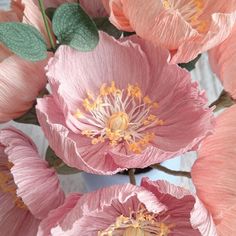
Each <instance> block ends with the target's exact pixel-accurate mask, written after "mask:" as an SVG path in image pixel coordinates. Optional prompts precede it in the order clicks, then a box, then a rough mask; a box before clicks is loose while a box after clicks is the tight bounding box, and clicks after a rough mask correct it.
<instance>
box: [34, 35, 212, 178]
mask: <svg viewBox="0 0 236 236" xmlns="http://www.w3.org/2000/svg"><path fill="white" fill-rule="evenodd" d="M168 56H169V54H168V52H167V51H166V50H161V49H160V48H155V47H153V46H152V45H149V44H148V43H146V42H144V41H142V40H140V39H138V38H137V37H136V36H134V37H131V38H130V39H129V40H126V41H124V42H119V41H116V40H115V39H113V38H112V37H109V36H108V35H106V34H105V33H100V43H99V45H98V46H97V47H96V49H95V50H94V51H92V52H87V53H83V52H78V51H76V50H73V49H71V48H70V47H68V46H61V47H60V48H59V49H58V50H57V52H56V55H55V57H54V58H53V59H52V60H51V61H50V62H49V65H48V73H47V76H48V79H49V82H50V85H51V88H52V95H50V96H47V97H44V98H43V99H38V100H37V106H36V109H37V115H38V119H39V122H40V124H41V127H42V129H43V131H44V133H45V135H46V137H47V139H48V141H49V143H50V146H51V147H52V148H53V150H54V151H55V152H56V154H57V155H58V156H59V157H60V158H62V159H63V160H64V161H65V162H66V163H67V164H68V165H69V166H72V167H77V168H79V169H82V170H84V171H87V172H91V173H98V174H114V173H117V172H119V171H121V170H124V169H127V168H144V167H147V166H149V165H151V164H154V163H158V162H162V161H164V160H167V159H169V158H171V157H174V156H176V155H178V154H181V153H184V152H186V151H188V150H190V149H193V148H195V147H196V146H197V144H198V143H199V142H200V141H201V140H202V139H203V138H204V137H205V136H206V135H207V134H208V133H209V132H211V131H212V128H213V123H214V118H213V115H212V112H211V110H210V109H208V108H206V107H205V104H206V98H205V95H204V92H199V91H198V88H197V87H198V86H197V84H196V83H191V79H190V74H189V73H188V72H187V71H186V70H183V69H181V68H179V67H178V66H176V65H169V64H168V63H167V59H168Z"/></svg>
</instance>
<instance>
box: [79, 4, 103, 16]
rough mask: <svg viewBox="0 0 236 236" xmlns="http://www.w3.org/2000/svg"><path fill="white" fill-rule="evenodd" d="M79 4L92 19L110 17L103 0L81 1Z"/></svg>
mask: <svg viewBox="0 0 236 236" xmlns="http://www.w3.org/2000/svg"><path fill="white" fill-rule="evenodd" d="M79 3H80V5H81V6H82V7H83V8H84V9H85V11H86V12H87V13H88V14H89V16H91V17H103V16H107V15H108V13H107V12H106V10H105V8H104V7H103V4H102V0H89V1H88V0H80V2H79Z"/></svg>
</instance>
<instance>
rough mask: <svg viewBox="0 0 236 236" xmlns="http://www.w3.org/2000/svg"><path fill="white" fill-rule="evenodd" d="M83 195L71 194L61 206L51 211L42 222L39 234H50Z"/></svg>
mask: <svg viewBox="0 0 236 236" xmlns="http://www.w3.org/2000/svg"><path fill="white" fill-rule="evenodd" d="M81 196H82V195H81V194H79V193H72V194H69V195H68V196H67V197H66V199H65V202H64V203H63V204H62V205H61V206H59V207H58V208H57V209H55V210H52V211H50V212H49V214H48V217H47V218H45V219H43V220H42V221H41V222H40V225H39V230H38V234H37V236H49V235H50V231H51V228H54V227H56V226H57V225H60V224H61V223H62V222H63V220H64V218H65V217H66V215H67V214H68V213H69V212H70V211H71V210H72V209H73V208H74V207H75V205H76V204H77V202H78V201H79V199H80V198H81Z"/></svg>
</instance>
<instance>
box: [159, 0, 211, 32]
mask: <svg viewBox="0 0 236 236" xmlns="http://www.w3.org/2000/svg"><path fill="white" fill-rule="evenodd" d="M162 4H163V6H164V8H165V9H167V10H169V9H173V10H178V11H179V12H180V13H181V15H182V16H183V18H184V19H185V20H186V21H187V22H188V23H189V24H191V26H192V27H193V28H195V29H196V30H197V31H198V32H199V33H205V32H206V31H207V30H208V25H209V24H208V22H207V21H206V20H200V19H199V17H200V16H201V14H202V12H203V9H204V1H203V0H189V1H188V2H186V1H179V0H178V1H177V0H162Z"/></svg>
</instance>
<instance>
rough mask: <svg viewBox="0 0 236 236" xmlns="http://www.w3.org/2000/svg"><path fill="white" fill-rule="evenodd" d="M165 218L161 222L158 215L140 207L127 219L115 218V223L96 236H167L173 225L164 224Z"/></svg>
mask: <svg viewBox="0 0 236 236" xmlns="http://www.w3.org/2000/svg"><path fill="white" fill-rule="evenodd" d="M167 218H168V217H165V218H164V219H163V220H162V221H161V220H159V219H160V215H159V214H154V213H150V212H148V211H147V210H146V209H145V208H144V207H142V208H141V209H140V210H138V211H137V212H131V214H130V216H129V217H125V216H123V215H121V216H119V217H117V218H116V222H115V223H114V224H112V225H110V226H109V227H108V228H107V229H105V230H102V231H99V232H98V236H120V235H122V236H131V235H132V236H145V235H148V236H152V235H153V236H168V234H169V233H170V232H171V229H172V228H173V227H174V224H168V223H165V220H166V219H167Z"/></svg>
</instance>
